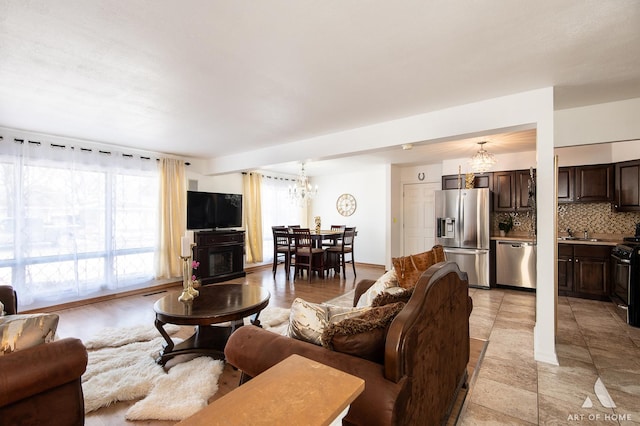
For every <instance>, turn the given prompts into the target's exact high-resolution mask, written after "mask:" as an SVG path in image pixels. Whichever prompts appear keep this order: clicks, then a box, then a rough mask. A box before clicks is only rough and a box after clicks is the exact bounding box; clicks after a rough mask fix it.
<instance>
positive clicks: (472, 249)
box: [435, 188, 491, 288]
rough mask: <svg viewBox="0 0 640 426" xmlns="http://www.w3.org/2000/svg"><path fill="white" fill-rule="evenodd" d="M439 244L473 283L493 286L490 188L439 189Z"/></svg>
mask: <svg viewBox="0 0 640 426" xmlns="http://www.w3.org/2000/svg"><path fill="white" fill-rule="evenodd" d="M435 195H436V196H435V216H436V244H440V245H442V246H444V252H445V255H446V257H447V260H452V261H454V262H456V263H457V264H458V266H459V267H460V270H462V271H465V272H466V273H467V274H468V275H469V285H470V286H474V287H484V288H489V233H490V226H489V220H490V201H491V197H490V192H489V190H488V189H486V188H482V189H449V190H443V191H436V194H435Z"/></svg>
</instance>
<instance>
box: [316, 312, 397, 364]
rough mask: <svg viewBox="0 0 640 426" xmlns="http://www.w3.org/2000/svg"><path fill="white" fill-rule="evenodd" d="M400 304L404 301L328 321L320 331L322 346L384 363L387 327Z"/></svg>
mask: <svg viewBox="0 0 640 426" xmlns="http://www.w3.org/2000/svg"><path fill="white" fill-rule="evenodd" d="M404 306H405V304H404V303H402V302H397V303H392V304H389V305H385V306H380V307H376V308H371V309H369V310H367V311H366V312H365V313H363V314H361V315H359V316H357V317H353V318H348V319H345V320H343V321H340V322H337V323H332V324H329V325H328V326H327V327H326V328H325V330H324V332H323V333H322V338H321V341H322V346H324V347H326V348H328V349H330V350H333V351H336V352H342V353H346V354H349V355H354V356H357V357H360V358H364V359H368V360H369V361H373V362H377V363H384V345H385V342H386V336H387V330H388V328H389V325H390V324H391V321H393V319H394V318H395V317H396V315H398V313H399V312H400V311H401V310H402V308H404Z"/></svg>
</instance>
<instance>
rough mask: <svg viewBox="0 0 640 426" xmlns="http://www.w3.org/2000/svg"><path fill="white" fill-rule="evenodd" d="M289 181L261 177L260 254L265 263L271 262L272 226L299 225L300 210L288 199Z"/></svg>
mask: <svg viewBox="0 0 640 426" xmlns="http://www.w3.org/2000/svg"><path fill="white" fill-rule="evenodd" d="M290 184H291V181H290V180H285V179H280V178H273V177H269V176H263V179H262V185H261V186H260V188H261V194H260V197H261V200H262V206H261V208H262V248H263V249H262V253H263V255H264V256H263V257H264V262H265V263H271V262H273V233H272V232H271V227H272V226H277V225H284V226H288V225H296V224H299V223H300V209H299V208H298V206H297V205H296V204H293V203H292V202H291V199H290V198H289V185H290Z"/></svg>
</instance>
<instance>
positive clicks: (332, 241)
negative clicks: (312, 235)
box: [322, 225, 347, 247]
mask: <svg viewBox="0 0 640 426" xmlns="http://www.w3.org/2000/svg"><path fill="white" fill-rule="evenodd" d="M346 227H347V226H346V225H331V228H330V229H331V230H332V231H339V232H344V229H345V228H346ZM340 240H342V235H340V236H339V237H336V238H330V239H328V240H323V241H322V247H331V246H335V245H338V244H339V243H340Z"/></svg>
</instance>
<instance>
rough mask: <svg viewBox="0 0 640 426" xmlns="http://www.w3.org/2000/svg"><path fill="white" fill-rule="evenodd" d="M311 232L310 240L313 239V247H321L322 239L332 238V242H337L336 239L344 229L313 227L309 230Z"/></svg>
mask: <svg viewBox="0 0 640 426" xmlns="http://www.w3.org/2000/svg"><path fill="white" fill-rule="evenodd" d="M309 232H310V233H311V240H312V241H313V247H314V248H321V247H322V241H323V240H332V241H333V242H334V244H337V241H338V239H339V238H340V237H341V236H342V234H344V231H336V230H332V229H325V230H322V229H321V230H319V231H316V230H315V229H311V230H309Z"/></svg>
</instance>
